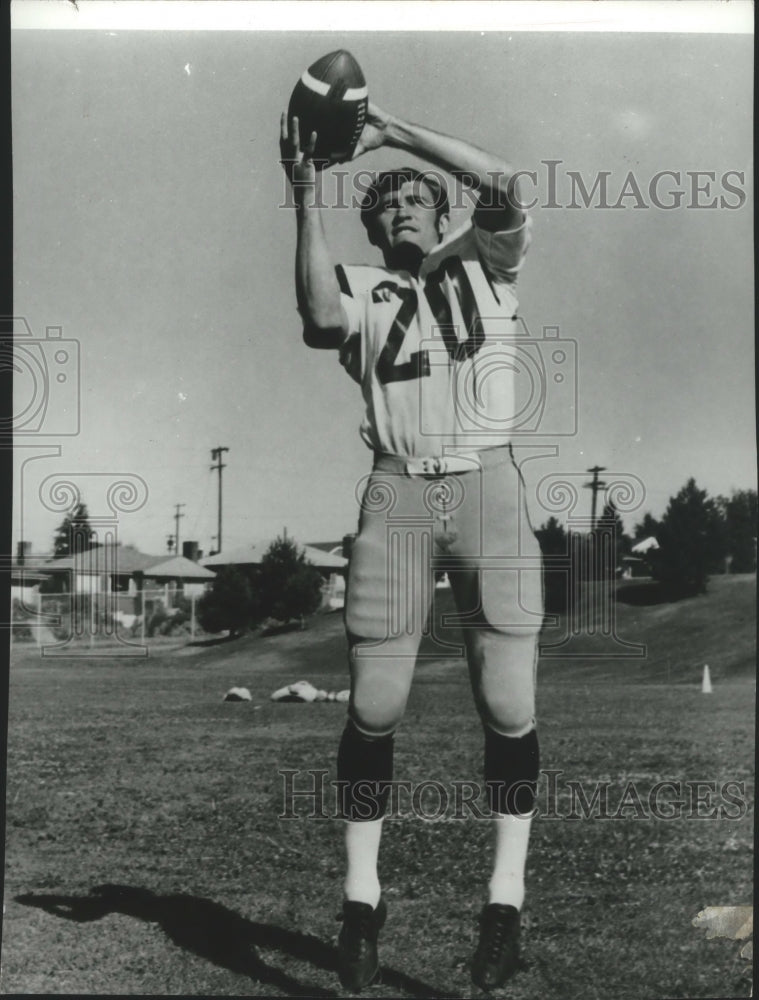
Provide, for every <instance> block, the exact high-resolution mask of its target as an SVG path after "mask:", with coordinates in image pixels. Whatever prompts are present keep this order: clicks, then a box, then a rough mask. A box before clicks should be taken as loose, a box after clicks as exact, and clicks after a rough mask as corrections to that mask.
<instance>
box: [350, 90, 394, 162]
mask: <svg viewBox="0 0 759 1000" xmlns="http://www.w3.org/2000/svg"><path fill="white" fill-rule="evenodd" d="M390 122H391V116H390V115H389V114H388V113H387V112H386V111H383V110H382V108H378V107H377V105H376V104H372V103H371V101H370V102H369V104H368V105H367V108H366V122H365V123H364V128H363V131H362V132H361V136H360V138H359V140H358V142H357V143H356V148H355V150H354V151H353V156H352V157H351V159H352V160H355V159H356V158H357V157H359V156H361V155H362V154H363V153H367V152H368V151H369V150H370V149H379V148H380V146H384V145H385V141H386V138H387V130H388V126H389V125H390Z"/></svg>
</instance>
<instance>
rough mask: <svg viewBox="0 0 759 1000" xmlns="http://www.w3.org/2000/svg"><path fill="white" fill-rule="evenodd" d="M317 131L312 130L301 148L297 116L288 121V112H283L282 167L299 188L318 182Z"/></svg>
mask: <svg viewBox="0 0 759 1000" xmlns="http://www.w3.org/2000/svg"><path fill="white" fill-rule="evenodd" d="M315 149H316V132H312V133H311V135H310V136H309V137H308V140H307V142H306V144H305V145H304V146H303V147H302V148H301V136H300V125H299V122H298V119H297V118H293V120H292V122H291V123H288V120H287V112H286V111H283V112H282V117H281V119H280V124H279V155H280V163H281V164H282V168H283V170H284V171H285V173H286V174H287V179H288V180H289V181H290V183H291V184H292V185H293V186H294V187H297V188H299V189H303V188H308V187H313V186H315V184H316V168H315V167H314V150H315Z"/></svg>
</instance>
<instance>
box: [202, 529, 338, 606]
mask: <svg viewBox="0 0 759 1000" xmlns="http://www.w3.org/2000/svg"><path fill="white" fill-rule="evenodd" d="M322 544H325V543H322ZM330 546H331V547H332V548H336V547H341V546H342V542H336V543H335V544H334V545H333V544H332V543H330ZM268 548H269V545H268V543H266V544H261V545H244V546H242V547H241V548H237V549H231V550H228V551H225V552H218V553H217V554H216V555H215V556H208V557H207V558H206V559H201V561H200V562H201V565H202V566H205V567H206V568H207V569H216V570H218V569H221V568H222V567H227V566H234V567H236V568H237V569H240V570H243V571H245V570H251V569H255V568H256V567H257V566H260V565H261V560H262V558H263V556H264V553H265V552H266V550H267V549H268ZM298 548H299V550H300V551H302V552H303V554H304V555H305V557H306V561H307V562H309V563H311V565H312V566H314V567H315V568H316V569H317V570H318V571H319V572H320V573H321V575H322V577H323V578H324V586H323V588H322V591H323V594H324V606H326V607H330V608H341V607H342V606H343V595H344V593H345V570H346V568H347V566H348V560H347V559H346V558H345V557H344V556H342V555H338V554H336V553H334V552H328V551H325V550H324V549H323V548H318V547H316V546H315V545H300V546H298Z"/></svg>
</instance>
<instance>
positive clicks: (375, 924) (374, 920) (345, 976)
mask: <svg viewBox="0 0 759 1000" xmlns="http://www.w3.org/2000/svg"><path fill="white" fill-rule="evenodd" d="M386 917H387V906H386V905H385V900H384V899H380V901H379V903H377V907H376V909H373V908H372V906H371V905H370V904H369V903H358V902H354V901H353V900H349V899H346V900H345V902H344V903H343V915H342V920H343V926H342V930H341V931H340V935H339V937H338V939H337V969H338V974H339V976H340V983H341V984H342V985H343V986H344V987H345V989H348V990H351V991H352V992H353V993H358V992H360V991H361V990H362V989H363V988H364V987H365V986H369V985H370V984H371V983H372V982H373V981H374V979H375V977H376V975H377V973H378V972H379V958H378V956H377V938H378V937H379V932H380V931H381V930H382V926H383V924H384V923H385V918H386Z"/></svg>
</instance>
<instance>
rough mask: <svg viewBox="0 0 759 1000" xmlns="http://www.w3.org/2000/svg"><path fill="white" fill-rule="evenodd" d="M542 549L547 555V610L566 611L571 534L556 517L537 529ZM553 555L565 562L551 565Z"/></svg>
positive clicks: (544, 571) (545, 564) (544, 594)
mask: <svg viewBox="0 0 759 1000" xmlns="http://www.w3.org/2000/svg"><path fill="white" fill-rule="evenodd" d="M535 537H536V538H537V540H538V542H539V543H540V551H541V552H542V553H543V555H544V556H545V557H546V558H545V559H544V561H543V597H544V601H545V606H546V611H550V612H554V613H558V612H561V611H565V610H566V607H567V600H568V595H569V575H570V572H569V536H568V535H567V533H566V531H565V529H564V525H563V524H561V523H560V522H559V521H558V520H557V519H556V518H555V517H549V519H548V520H547V521H546V523H545V524H542V525H541V526H540V527H539V528H538V529H537V530H536V531H535ZM551 556H554V557H559V558H560V559H561V557H563V562H562V563H561V564H560V565H558V566H556V565H553V566H552V565H551Z"/></svg>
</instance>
